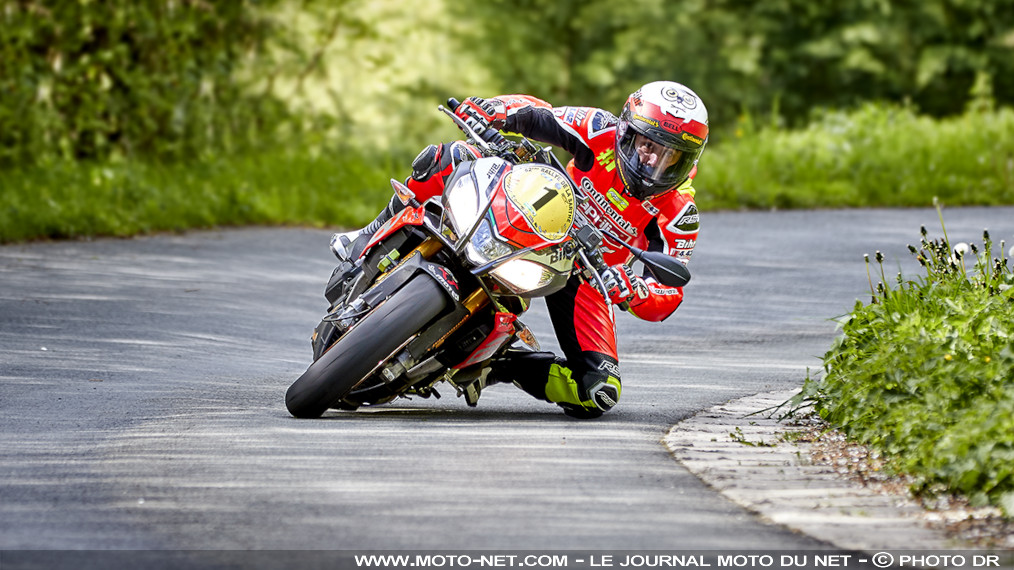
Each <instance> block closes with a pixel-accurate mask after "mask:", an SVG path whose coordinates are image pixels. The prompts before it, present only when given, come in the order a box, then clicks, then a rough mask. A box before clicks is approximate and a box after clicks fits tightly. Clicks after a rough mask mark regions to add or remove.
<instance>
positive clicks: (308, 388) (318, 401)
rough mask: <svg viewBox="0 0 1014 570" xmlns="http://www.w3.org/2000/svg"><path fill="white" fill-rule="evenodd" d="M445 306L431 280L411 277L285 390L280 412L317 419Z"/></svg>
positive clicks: (441, 294)
mask: <svg viewBox="0 0 1014 570" xmlns="http://www.w3.org/2000/svg"><path fill="white" fill-rule="evenodd" d="M446 306H447V294H446V293H445V292H444V290H443V288H442V287H440V285H438V284H437V283H436V281H434V280H433V279H432V278H430V277H429V276H427V275H417V276H416V277H414V278H412V280H410V281H409V282H408V283H406V284H405V286H403V287H402V288H401V289H399V290H398V291H397V292H395V294H394V295H392V296H391V297H390V298H389V299H387V301H385V302H384V303H382V304H381V305H380V306H378V307H377V308H376V309H374V310H373V311H372V312H371V313H370V314H368V315H366V316H365V317H363V319H362V320H360V321H359V322H358V323H356V325H355V326H354V327H353V328H352V329H351V330H349V331H348V332H347V333H345V335H344V336H342V337H341V338H340V339H338V342H336V343H335V344H334V345H333V346H332V347H331V348H330V349H329V350H328V351H327V352H325V353H324V354H323V355H321V357H320V358H319V359H317V361H315V362H314V363H313V364H311V365H310V367H309V368H307V369H306V372H304V373H303V375H302V376H300V377H299V378H298V379H297V380H296V381H295V382H293V383H292V386H289V390H288V391H287V392H286V393H285V407H286V408H288V410H289V413H290V414H292V415H293V416H295V417H297V418H316V417H320V415H321V414H323V413H324V412H325V411H326V410H327V409H328V408H329V407H331V406H333V405H335V404H336V403H337V402H338V401H339V400H341V399H342V398H344V397H345V396H346V395H347V394H348V393H349V392H351V391H352V390H353V389H354V388H355V387H356V386H357V385H358V384H359V383H360V382H362V380H363V379H364V378H366V376H367V375H369V374H370V372H372V371H373V369H374V368H376V366H377V364H378V363H379V362H381V361H383V360H384V359H386V358H387V357H389V356H391V353H393V352H394V351H395V350H397V349H398V347H400V346H401V345H403V344H404V343H405V341H407V340H408V339H410V338H412V336H414V335H415V334H416V333H417V332H419V330H420V329H421V328H423V327H424V326H426V324H427V323H429V322H430V321H431V320H433V318H434V317H436V316H437V315H439V314H440V313H441V312H442V311H443V310H444V308H445V307H446Z"/></svg>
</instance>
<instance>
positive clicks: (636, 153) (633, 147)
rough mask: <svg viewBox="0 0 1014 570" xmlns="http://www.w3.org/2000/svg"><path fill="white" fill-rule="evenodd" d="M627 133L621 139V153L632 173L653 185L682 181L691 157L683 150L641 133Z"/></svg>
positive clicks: (672, 183) (673, 183)
mask: <svg viewBox="0 0 1014 570" xmlns="http://www.w3.org/2000/svg"><path fill="white" fill-rule="evenodd" d="M632 131H633V129H631V130H630V131H628V132H627V133H626V136H624V137H623V139H622V140H621V141H620V155H621V156H622V157H623V158H624V159H626V162H627V165H628V166H629V167H630V169H631V170H632V172H631V174H633V175H635V176H637V177H638V178H641V179H643V180H645V181H647V182H649V183H651V184H652V185H661V186H671V185H675V184H676V183H677V182H680V181H681V178H682V176H684V175H685V174H686V172H685V171H686V170H689V169H687V168H683V166H684V165H685V163H687V162H688V161H687V159H688V158H689V157H687V156H685V153H684V152H683V151H682V150H679V149H675V148H670V147H668V146H665V145H663V144H661V143H659V142H657V141H654V140H652V139H650V138H648V137H647V136H645V135H642V134H640V133H635V132H632Z"/></svg>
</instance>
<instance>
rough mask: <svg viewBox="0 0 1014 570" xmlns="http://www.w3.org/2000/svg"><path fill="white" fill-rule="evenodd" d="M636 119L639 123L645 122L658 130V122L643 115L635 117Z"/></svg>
mask: <svg viewBox="0 0 1014 570" xmlns="http://www.w3.org/2000/svg"><path fill="white" fill-rule="evenodd" d="M634 119H635V120H638V121H644V122H645V123H648V124H649V125H651V126H653V127H655V128H656V129H657V128H658V121H656V120H655V119H651V118H648V117H645V116H643V115H634Z"/></svg>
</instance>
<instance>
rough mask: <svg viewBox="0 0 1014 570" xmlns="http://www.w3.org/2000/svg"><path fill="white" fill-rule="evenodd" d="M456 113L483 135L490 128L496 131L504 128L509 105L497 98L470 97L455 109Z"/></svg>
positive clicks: (477, 132)
mask: <svg viewBox="0 0 1014 570" xmlns="http://www.w3.org/2000/svg"><path fill="white" fill-rule="evenodd" d="M454 114H455V115H457V116H459V117H461V118H462V120H464V121H465V124H466V125H468V126H469V127H471V128H472V130H473V131H475V133H476V134H478V135H481V134H482V133H484V132H485V131H486V129H489V128H493V129H494V130H496V131H499V130H500V129H502V128H503V126H504V124H505V123H506V122H507V105H504V103H503V102H502V101H498V100H496V99H488V100H487V99H483V98H481V97H469V98H468V99H465V100H464V101H463V102H462V103H461V104H459V105H458V107H457V108H456V109H454Z"/></svg>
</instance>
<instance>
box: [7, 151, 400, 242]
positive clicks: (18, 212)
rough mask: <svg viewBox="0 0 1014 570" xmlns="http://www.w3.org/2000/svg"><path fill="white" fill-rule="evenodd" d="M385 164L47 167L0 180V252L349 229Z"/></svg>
mask: <svg viewBox="0 0 1014 570" xmlns="http://www.w3.org/2000/svg"><path fill="white" fill-rule="evenodd" d="M390 162H392V161H390V160H389V159H387V158H385V159H383V160H382V161H381V162H379V163H376V164H374V163H372V162H370V161H369V160H367V159H366V158H364V157H360V156H356V155H352V154H350V153H348V152H347V151H346V152H336V151H325V150H321V149H307V148H301V149H292V148H287V149H283V150H278V151H271V152H267V151H264V152H256V153H249V154H245V155H240V156H224V157H209V158H205V159H203V160H199V161H195V162H192V163H186V164H152V163H145V162H108V163H101V164H97V163H75V162H53V163H51V164H48V165H45V166H43V167H38V168H32V169H30V170H7V171H0V242H14V241H21V240H28V239H36V238H72V237H79V236H129V235H134V234H139V233H147V232H153V231H164V230H170V231H179V230H184V229H188V228H200V227H211V226H223V225H243V224H301V225H313V226H322V225H337V226H357V225H362V224H363V223H365V222H368V221H369V220H371V219H373V217H374V216H375V215H376V212H377V211H379V210H380V208H381V207H382V206H383V205H384V203H385V202H386V200H387V199H388V197H389V190H388V188H389V186H388V185H387V179H388V178H389V177H390V176H393V175H394V174H395V173H397V172H398V171H399V170H401V171H402V176H404V174H405V172H406V171H407V170H408V168H407V167H403V168H400V169H398V168H394V167H392V166H391V164H390Z"/></svg>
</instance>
